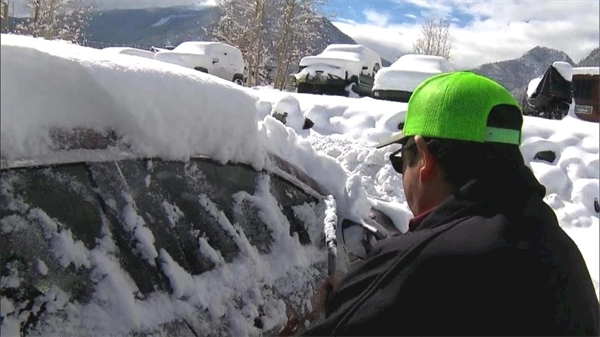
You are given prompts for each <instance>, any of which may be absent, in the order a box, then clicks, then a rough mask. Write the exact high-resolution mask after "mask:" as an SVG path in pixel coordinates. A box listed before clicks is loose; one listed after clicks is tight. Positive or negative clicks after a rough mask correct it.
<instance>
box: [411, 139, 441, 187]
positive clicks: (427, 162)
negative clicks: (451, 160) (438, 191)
mask: <svg viewBox="0 0 600 337" xmlns="http://www.w3.org/2000/svg"><path fill="white" fill-rule="evenodd" d="M415 144H416V145H417V149H418V151H419V157H420V158H419V160H420V161H421V165H420V169H419V181H420V182H421V183H426V182H428V181H431V180H432V179H434V178H435V177H436V175H437V173H438V163H437V160H436V159H435V156H433V154H432V153H431V152H430V151H429V149H428V148H427V142H425V139H423V137H421V136H418V135H417V136H415Z"/></svg>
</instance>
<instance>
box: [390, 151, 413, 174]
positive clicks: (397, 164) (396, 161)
mask: <svg viewBox="0 0 600 337" xmlns="http://www.w3.org/2000/svg"><path fill="white" fill-rule="evenodd" d="M411 147H413V144H411V145H409V146H403V147H402V148H401V149H400V150H397V151H394V152H392V154H390V162H391V163H392V167H393V168H394V171H396V172H398V173H400V174H404V169H405V167H404V157H402V151H406V150H408V149H410V148H411Z"/></svg>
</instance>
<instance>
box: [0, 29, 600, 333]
mask: <svg viewBox="0 0 600 337" xmlns="http://www.w3.org/2000/svg"><path fill="white" fill-rule="evenodd" d="M1 42H2V49H1V53H2V55H1V58H2V63H1V67H2V68H1V71H0V75H1V79H2V82H1V98H2V99H1V101H0V104H1V125H0V126H1V144H0V145H1V153H2V157H3V159H4V160H6V165H8V166H10V165H11V164H15V163H19V162H21V163H22V160H23V158H31V157H35V158H37V159H36V160H38V162H44V161H46V162H47V161H49V160H50V159H49V158H54V160H56V154H55V152H54V150H55V149H54V148H52V146H51V141H50V130H51V129H52V128H53V127H88V128H92V129H95V130H100V131H102V130H109V129H110V130H114V131H115V132H116V133H117V134H118V135H121V136H123V137H125V138H126V141H127V143H128V144H130V146H131V148H130V149H131V151H132V152H134V153H135V154H137V155H139V156H144V157H163V158H167V159H175V160H186V159H188V158H189V157H190V156H192V155H195V154H204V155H209V156H211V157H213V158H215V159H216V160H218V161H220V162H227V161H233V162H245V163H249V164H251V165H252V166H253V167H254V168H256V169H261V168H264V167H267V166H268V165H269V159H268V153H274V154H276V155H278V156H280V157H282V158H285V159H286V160H288V161H289V162H291V163H292V164H294V165H296V166H297V167H299V168H300V169H301V170H303V171H304V172H305V173H307V174H308V175H309V176H311V177H312V178H313V179H315V180H316V181H317V182H318V183H319V184H320V185H321V186H323V188H324V189H325V190H326V192H327V193H328V194H330V195H332V196H333V198H334V199H335V202H336V204H337V209H338V216H339V217H348V218H355V219H356V218H360V217H364V216H365V215H366V213H367V211H368V209H369V206H375V207H377V208H379V209H381V210H382V211H384V212H386V213H387V214H388V215H389V216H390V217H391V218H392V220H394V223H395V225H396V226H397V227H398V228H399V229H401V230H402V231H405V230H406V226H407V222H408V219H410V217H412V215H411V214H410V211H409V210H408V207H407V205H406V201H405V199H404V195H403V190H402V183H401V177H400V175H399V174H397V173H396V172H395V171H394V170H393V169H392V167H391V165H390V164H389V163H388V161H387V160H386V158H387V154H388V153H389V152H390V151H392V150H393V149H394V148H395V147H393V146H392V147H390V148H384V149H375V148H374V145H375V144H376V143H377V142H378V141H380V140H382V139H384V138H386V137H388V136H390V135H391V134H392V133H393V132H397V130H398V124H399V123H401V122H402V121H403V120H404V115H405V112H406V107H407V105H406V104H404V103H397V102H389V101H381V100H375V99H372V98H360V99H358V98H345V97H336V96H314V95H308V94H295V93H285V92H279V91H276V90H272V89H269V88H242V87H239V86H237V85H235V84H233V83H231V82H228V81H224V80H221V79H218V78H215V77H213V76H210V75H207V74H203V73H200V72H197V71H193V70H191V69H186V68H183V67H179V66H176V65H170V64H165V63H161V62H157V61H154V60H149V59H144V58H140V57H135V56H128V55H113V54H110V53H102V52H101V51H98V50H94V49H89V48H83V47H79V46H73V45H68V44H65V43H59V42H48V41H43V40H37V39H31V38H26V37H19V36H8V35H2V40H1ZM272 110H277V111H284V112H287V113H288V121H289V124H290V127H285V126H283V125H282V124H281V123H280V122H279V121H277V120H276V119H274V118H272V117H271V116H270V114H271V112H272ZM304 117H308V118H309V119H311V120H312V121H313V122H314V126H313V128H311V129H309V130H303V129H302V121H303V119H304ZM598 143H599V129H598V124H596V123H589V122H584V121H580V120H578V119H577V118H575V117H573V115H572V112H571V114H570V116H568V117H566V118H565V119H564V120H562V121H553V120H543V119H539V118H533V117H525V126H524V137H523V145H522V152H523V154H524V157H525V159H526V162H527V163H528V165H529V166H530V167H531V168H532V169H533V171H534V173H535V175H536V176H537V177H538V178H539V179H540V181H541V182H542V183H543V184H544V185H545V186H546V188H547V197H546V200H547V202H548V204H549V205H550V206H551V207H552V208H553V209H554V210H555V212H556V214H557V217H558V219H559V221H560V224H561V226H562V227H563V228H564V230H565V231H566V232H567V233H568V234H569V235H570V236H571V237H572V238H573V239H574V241H575V242H576V243H577V245H578V246H579V248H580V250H581V251H582V253H583V255H584V257H585V259H586V262H587V264H588V267H589V270H590V273H591V275H592V278H593V279H594V282H595V287H596V291H597V292H598V281H599V280H600V270H599V268H598V264H599V255H600V252H599V246H600V244H599V234H600V233H599V227H600V224H599V217H598V214H597V213H596V212H595V211H594V207H593V201H594V198H598V196H599V187H600V186H599V144H598ZM545 150H551V151H554V152H555V153H556V155H557V158H556V160H555V161H554V162H553V163H547V162H544V161H540V160H537V159H534V156H535V154H536V153H538V152H540V151H545ZM259 192H260V191H259ZM262 194H263V195H262V197H261V198H262V199H261V200H262V201H263V202H271V204H269V205H272V202H273V200H272V199H270V198H269V194H268V189H267V191H263V192H262ZM242 197H244V198H252V197H256V196H250V195H247V196H242ZM203 200H204V201H205V202H204V203H203V205H202V206H203V207H204V208H205V209H206V210H207V211H208V212H210V213H211V214H214V215H215V216H216V217H219V214H220V213H219V211H218V210H217V209H216V208H215V207H214V204H212V203H211V202H210V200H206V199H203ZM267 208H268V207H267ZM271 208H272V207H271ZM38 215H39V217H40V218H41V219H45V220H44V221H45V223H46V227H48V228H50V229H52V228H53V226H54V227H56V223H54V222H53V220H52V219H46V218H44V216H43V215H42V214H38ZM132 216H133V217H135V212H134V213H132ZM266 217H267V218H268V219H270V220H273V222H272V226H273V227H272V228H273V229H274V230H275V231H274V232H275V233H279V232H280V231H281V228H280V227H277V226H281V224H280V223H279V224H278V223H277V221H276V219H278V214H267V215H266ZM221 222H223V223H222V226H224V227H226V228H228V229H230V230H234V229H233V226H234V225H235V224H231V223H228V222H227V221H226V219H221ZM3 226H4V224H3ZM4 228H5V227H3V230H5V229H4ZM138 228H143V226H142V227H138ZM283 228H285V227H283ZM11 230H12V229H11ZM62 233H63V236H64V232H62ZM136 235H138V234H137V233H136ZM140 236H141V237H142V239H143V240H141V241H143V242H144V244H145V245H146V246H148V249H146V252H148V253H150V255H152V256H155V255H158V257H159V259H160V261H161V263H163V265H164V266H165V270H166V272H167V274H168V275H169V277H170V278H171V281H172V282H173V284H175V287H174V293H173V294H162V293H161V294H156V296H154V297H151V298H149V299H145V300H140V299H138V298H135V297H134V296H133V295H132V293H135V289H133V288H132V286H131V281H130V280H129V279H128V278H127V277H126V274H124V273H123V272H122V270H120V269H119V267H118V264H116V263H115V262H114V257H111V255H110V249H108V248H106V247H110V246H111V243H110V242H105V243H104V244H103V245H101V246H102V247H104V248H102V247H100V248H99V249H98V250H94V251H86V250H85V249H80V248H81V244H77V242H78V241H75V242H74V241H73V238H72V237H70V236H69V237H68V238H63V239H64V240H62V241H57V242H64V244H65V245H69V247H63V249H62V250H68V251H69V252H70V253H72V254H75V255H77V253H78V252H79V253H80V254H82V255H85V256H75V255H72V256H70V257H69V256H66V257H63V258H64V259H69V258H70V259H71V260H72V261H66V262H65V263H67V264H68V263H71V262H72V263H73V264H75V263H76V262H77V261H79V262H77V263H79V265H82V266H84V267H88V268H96V270H97V272H98V273H104V274H106V275H109V276H112V277H108V278H107V281H106V282H105V283H101V284H102V285H103V288H99V290H98V294H97V295H98V297H97V298H95V299H92V303H91V304H90V305H88V306H79V307H77V306H73V305H70V306H66V305H65V303H66V302H67V299H68V295H66V294H64V293H60V292H57V293H56V294H54V295H55V296H56V298H55V302H57V303H58V302H60V305H58V304H56V305H57V306H59V307H60V308H62V309H65V308H67V309H65V310H66V312H67V313H68V314H69V315H73V316H70V318H71V320H69V319H65V320H63V321H61V322H60V323H57V322H55V323H56V324H61V327H62V328H67V329H73V330H71V331H73V332H74V333H77V331H80V332H81V331H83V330H77V328H78V324H88V326H85V328H90V326H91V327H93V328H95V329H97V330H93V331H94V332H96V333H98V334H100V335H108V334H118V335H122V334H127V331H130V330H133V329H141V330H144V331H151V330H152V328H153V327H156V326H157V325H158V324H160V323H162V322H165V321H167V320H176V319H184V318H186V317H191V316H193V310H194V308H196V307H198V306H200V307H201V306H202V305H207V303H210V304H211V306H212V308H213V309H212V310H213V312H211V314H212V315H214V316H215V317H222V316H223V315H225V313H226V312H227V311H228V310H230V309H231V308H230V306H228V305H227V303H225V302H226V301H228V300H232V299H233V297H232V296H233V295H232V294H231V293H232V292H231V290H227V289H235V287H242V289H243V291H247V292H248V293H251V294H253V296H254V297H257V298H258V299H257V302H260V301H263V302H265V303H268V306H267V309H268V311H269V313H268V318H269V319H268V320H266V321H265V322H266V323H267V326H278V325H281V324H283V323H284V322H285V320H286V318H285V316H284V315H282V314H281V310H282V308H281V302H280V301H277V300H275V299H273V298H270V297H268V296H265V295H264V294H261V293H256V292H255V289H257V288H256V287H257V285H258V284H259V283H260V282H275V281H274V279H275V278H277V277H283V276H285V275H284V274H286V273H287V274H286V275H287V276H290V275H291V276H292V277H296V278H302V277H305V275H303V274H301V273H294V269H293V268H296V267H297V268H298V270H302V268H304V267H305V266H306V265H307V264H310V263H314V262H316V261H319V257H315V253H318V252H316V251H315V250H310V249H304V248H302V249H303V250H301V248H300V247H297V246H296V245H295V243H294V242H292V241H293V240H292V241H290V240H289V239H288V238H286V236H285V235H280V236H278V237H277V239H276V243H278V244H279V245H278V246H277V247H278V249H279V250H278V252H277V253H278V254H279V255H280V256H290V257H293V261H292V263H290V264H289V265H286V264H285V263H283V262H282V261H281V259H277V257H276V256H267V257H264V256H258V255H256V254H255V253H256V252H255V251H253V250H252V247H248V245H247V244H246V243H247V242H246V241H244V238H243V237H241V238H240V239H239V240H240V242H239V245H240V246H242V247H245V248H246V249H247V254H246V255H247V259H246V260H240V261H239V262H240V263H239V264H234V265H232V266H228V267H226V266H221V267H220V268H217V269H216V271H215V272H214V273H211V274H210V275H205V274H202V275H200V276H191V275H189V274H188V273H187V272H186V271H185V270H183V269H182V268H181V267H179V266H178V265H177V264H176V263H173V260H172V258H171V257H170V256H168V254H166V253H165V252H164V251H163V250H161V251H159V252H158V251H156V249H153V247H152V242H153V240H147V239H148V237H149V236H147V235H144V234H143V233H140ZM68 239H70V241H69V240H68ZM106 240H107V241H110V238H109V237H107V239H106ZM79 243H80V242H79ZM113 245H114V244H113ZM76 247H80V248H77V249H75V248H76ZM203 247H204V248H205V249H203V250H204V251H205V253H206V255H208V256H212V257H213V259H214V260H215V261H216V263H220V261H221V258H220V255H219V253H218V251H215V250H214V249H212V248H211V247H210V246H209V245H208V244H206V242H205V243H204V245H203ZM70 248H73V249H70ZM102 249H104V250H102ZM57 250H61V248H60V247H57ZM321 253H323V252H322V251H321ZM259 261H262V262H259ZM244 262H247V264H251V268H249V267H248V266H245V267H244ZM257 266H258V267H257ZM277 268H280V269H283V270H278V269H277ZM39 269H40V270H41V271H43V270H46V269H47V268H44V266H43V265H40V268H39ZM42 274H43V273H42ZM5 281H6V282H5ZM9 281H10V282H9ZM207 282H208V283H207ZM18 283H19V280H18V277H16V276H15V277H11V278H10V279H7V278H3V282H2V287H5V286H14V285H15V284H16V285H17V286H18ZM207 284H209V285H210V286H211V287H213V288H206V287H207ZM292 284H293V283H292ZM111 287H112V288H111ZM114 287H121V288H120V291H118V292H117V294H118V296H117V295H114V294H111V293H110V292H111V291H114V290H115V288H114ZM228 287H233V288H228ZM215 289H217V290H215ZM218 291H223V292H224V293H223V294H219V295H218V296H215V295H214V294H215V293H217V292H218ZM208 293H211V294H212V295H210V296H209V295H208ZM65 296H67V299H66V298H65ZM307 296H308V295H307ZM13 305H14V304H13V303H8V302H7V300H6V299H5V298H4V297H3V298H2V335H3V336H4V335H6V334H10V331H11V330H9V329H11V328H13V327H14V324H16V323H18V322H19V321H18V320H19V317H18V315H17V314H16V312H17V310H16V308H12V307H11V306H13ZM10 309H12V310H10ZM55 309H56V308H55ZM246 309H247V310H246V311H248V312H252V311H255V310H256V306H255V305H254V304H251V305H248V307H247V308H246ZM78 310H79V312H81V313H83V314H85V315H78V314H77V311H78ZM99 313H102V315H103V316H102V315H100V316H99ZM86 315H87V316H86ZM90 315H95V316H93V317H92V316H90ZM73 317H75V318H73ZM98 317H104V318H105V319H106V322H111V319H117V318H118V323H117V324H114V323H115V322H114V321H112V323H113V324H106V325H104V326H97V325H96V324H95V323H93V319H94V318H98ZM111 317H112V318H111ZM248 317H251V315H248ZM248 317H243V316H240V317H235V319H231V320H230V321H229V323H230V325H229V328H228V330H229V332H230V333H232V334H234V335H247V334H250V335H252V334H255V333H256V332H257V331H256V328H255V327H254V322H253V320H251V319H248ZM73 319H75V320H73ZM77 320H80V321H77ZM86 320H87V321H86ZM11 324H12V325H11ZM85 331H89V330H85Z"/></svg>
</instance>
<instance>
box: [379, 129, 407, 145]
mask: <svg viewBox="0 0 600 337" xmlns="http://www.w3.org/2000/svg"><path fill="white" fill-rule="evenodd" d="M407 140H408V137H407V136H405V135H404V132H402V131H400V132H399V133H397V134H395V135H393V136H392V137H390V138H388V139H386V140H384V141H382V142H381V143H379V144H377V146H376V148H378V149H380V148H382V147H386V146H388V145H391V144H403V145H404V143H406V141H407Z"/></svg>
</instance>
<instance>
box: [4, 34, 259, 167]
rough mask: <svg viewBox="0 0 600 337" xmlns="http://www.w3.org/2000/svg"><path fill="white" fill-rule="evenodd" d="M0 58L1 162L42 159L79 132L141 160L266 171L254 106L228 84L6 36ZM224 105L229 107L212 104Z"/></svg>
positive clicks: (144, 62) (172, 69)
mask: <svg viewBox="0 0 600 337" xmlns="http://www.w3.org/2000/svg"><path fill="white" fill-rule="evenodd" d="M1 52H2V64H1V67H2V68H1V74H2V77H1V80H2V82H1V85H2V88H1V90H2V101H1V102H0V104H1V111H2V116H1V118H2V121H1V152H2V156H3V157H5V158H6V159H9V160H11V159H16V158H19V157H35V156H41V155H44V154H48V153H50V152H51V151H52V150H53V149H52V143H51V138H50V130H51V129H52V128H57V127H62V128H75V127H84V128H90V129H95V130H100V131H102V130H114V131H115V132H116V133H117V135H118V136H121V137H122V139H123V140H124V141H126V142H127V143H128V144H130V146H131V150H132V151H133V152H135V153H136V154H138V155H142V156H147V157H153V156H159V157H163V158H168V159H186V158H188V157H189V156H191V155H194V154H205V155H209V156H211V157H213V158H215V159H216V160H218V161H221V162H226V161H228V160H232V159H233V160H237V161H245V162H248V163H251V164H253V165H255V166H256V167H261V166H262V165H263V164H264V161H265V153H264V151H262V149H261V147H260V144H261V141H260V139H259V132H258V129H257V128H256V127H255V126H256V124H257V117H256V113H255V110H254V108H253V107H254V104H255V101H256V99H255V97H253V96H252V95H250V94H247V93H245V92H244V91H241V90H239V87H238V86H236V85H235V84H233V83H230V82H226V81H222V80H220V79H217V78H215V77H213V76H209V75H206V74H202V73H200V72H198V71H194V70H190V69H185V68H182V67H179V66H175V65H170V64H167V63H161V62H156V61H153V60H148V59H144V58H137V57H135V58H134V57H123V56H120V55H113V54H111V53H105V52H102V51H99V50H96V49H91V48H83V47H80V46H76V45H67V44H64V45H62V44H61V45H60V48H57V45H56V44H55V43H53V42H51V41H45V40H41V39H32V38H28V37H23V36H16V35H2V51H1ZM57 74H58V75H57ZM32 88H35V90H33V89H32ZM223 96H227V97H231V99H227V100H224V101H219V100H215V99H214V98H215V97H223ZM249 107H250V108H249ZM206 111H210V113H206ZM232 120H235V121H236V123H231V122H229V121H232ZM230 135H236V137H231V136H230Z"/></svg>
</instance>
